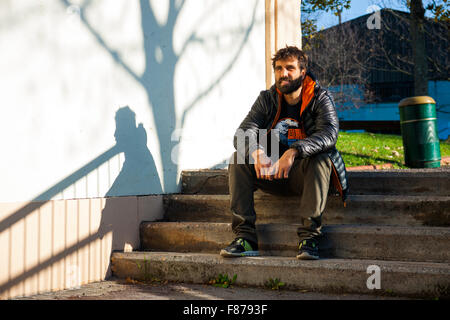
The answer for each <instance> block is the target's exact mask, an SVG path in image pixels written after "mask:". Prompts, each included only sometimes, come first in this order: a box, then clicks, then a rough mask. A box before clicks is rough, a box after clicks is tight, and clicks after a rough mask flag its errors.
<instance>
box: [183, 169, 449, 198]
mask: <svg viewBox="0 0 450 320" xmlns="http://www.w3.org/2000/svg"><path fill="white" fill-rule="evenodd" d="M347 174H348V182H349V186H350V194H355V195H363V194H385V195H402V194H407V195H435V196H450V167H442V168H436V169H410V170H375V171H349V172H348V173H347ZM181 181H182V193H184V194H228V171H227V170H189V171H183V172H182V173H181Z"/></svg>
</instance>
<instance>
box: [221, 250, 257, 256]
mask: <svg viewBox="0 0 450 320" xmlns="http://www.w3.org/2000/svg"><path fill="white" fill-rule="evenodd" d="M220 255H221V256H222V257H225V258H239V257H257V256H259V251H245V252H241V253H230V252H228V251H226V250H221V251H220Z"/></svg>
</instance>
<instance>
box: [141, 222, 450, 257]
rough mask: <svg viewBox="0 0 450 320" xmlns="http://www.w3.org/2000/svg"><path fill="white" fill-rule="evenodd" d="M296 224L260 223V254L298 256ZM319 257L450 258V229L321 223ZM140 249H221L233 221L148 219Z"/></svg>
mask: <svg viewBox="0 0 450 320" xmlns="http://www.w3.org/2000/svg"><path fill="white" fill-rule="evenodd" d="M297 226H298V225H292V224H291V225H287V224H257V226H256V229H257V233H258V239H259V242H258V244H259V251H260V254H261V255H268V256H273V255H276V256H287V257H295V256H296V254H297V241H298V237H297V233H296V231H297ZM322 232H323V237H322V239H321V241H320V245H319V248H320V257H323V258H343V259H375V260H397V261H427V262H447V263H450V250H448V248H449V247H450V228H436V227H391V226H361V225H332V226H325V227H323V228H322ZM140 235H141V249H142V250H150V251H172V252H203V253H216V254H218V253H219V252H220V250H221V249H223V248H225V247H226V246H227V245H228V244H229V243H230V242H231V240H233V239H234V235H233V233H232V231H231V224H230V223H207V222H144V223H142V224H141V226H140Z"/></svg>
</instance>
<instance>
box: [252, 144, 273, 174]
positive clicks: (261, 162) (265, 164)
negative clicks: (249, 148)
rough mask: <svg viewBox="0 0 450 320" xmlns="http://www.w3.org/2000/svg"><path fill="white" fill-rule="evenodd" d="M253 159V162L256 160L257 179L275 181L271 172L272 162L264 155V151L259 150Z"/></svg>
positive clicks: (254, 153) (253, 155)
mask: <svg viewBox="0 0 450 320" xmlns="http://www.w3.org/2000/svg"><path fill="white" fill-rule="evenodd" d="M252 157H253V160H255V171H256V177H257V178H258V179H266V180H272V179H273V173H272V172H271V169H272V161H271V160H270V158H269V157H268V156H267V155H266V154H265V153H264V151H263V150H260V149H257V150H255V151H253V153H252Z"/></svg>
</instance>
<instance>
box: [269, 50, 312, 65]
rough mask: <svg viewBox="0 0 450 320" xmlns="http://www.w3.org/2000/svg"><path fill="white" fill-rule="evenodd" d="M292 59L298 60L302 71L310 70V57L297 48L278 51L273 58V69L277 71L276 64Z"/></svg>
mask: <svg viewBox="0 0 450 320" xmlns="http://www.w3.org/2000/svg"><path fill="white" fill-rule="evenodd" d="M290 57H294V58H297V60H298V66H299V67H300V70H302V69H307V68H308V56H307V55H306V53H304V52H303V51H302V50H300V49H299V48H297V47H295V46H286V48H282V49H280V50H278V51H277V52H276V53H275V55H274V56H273V58H272V67H273V68H274V69H275V62H277V61H278V60H285V59H287V58H290Z"/></svg>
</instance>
